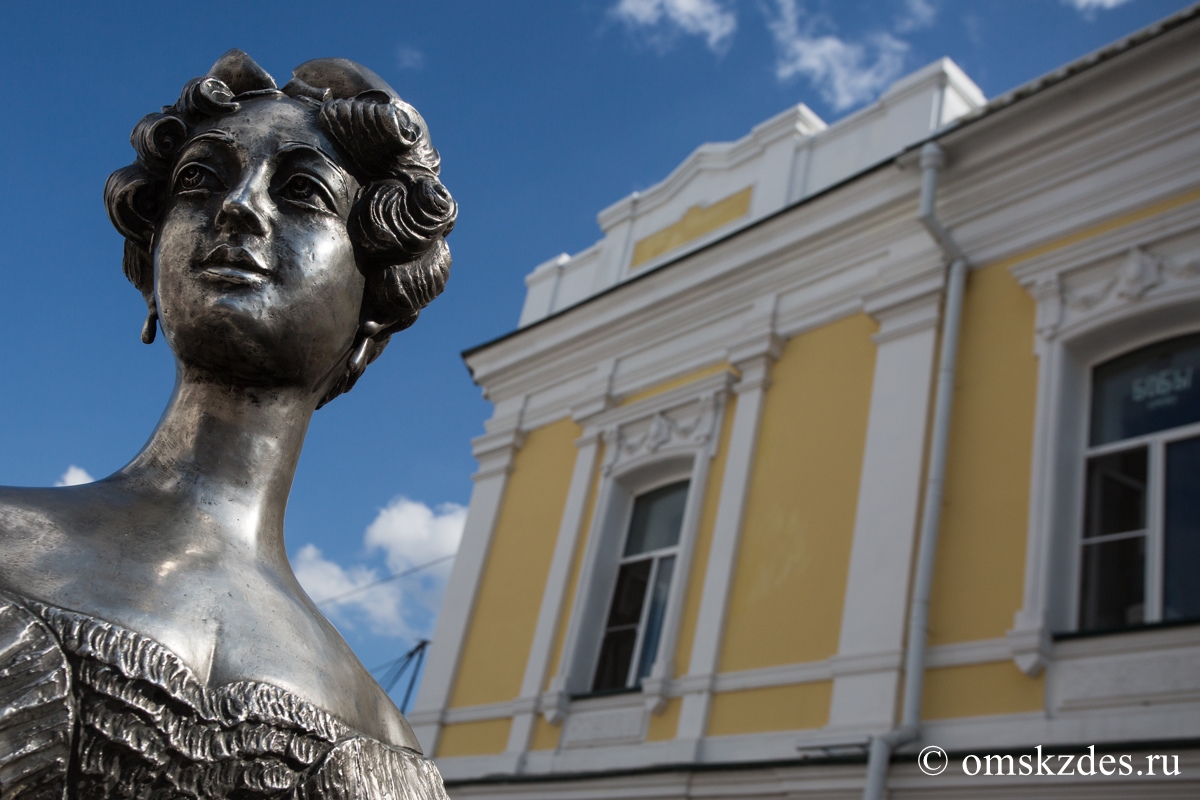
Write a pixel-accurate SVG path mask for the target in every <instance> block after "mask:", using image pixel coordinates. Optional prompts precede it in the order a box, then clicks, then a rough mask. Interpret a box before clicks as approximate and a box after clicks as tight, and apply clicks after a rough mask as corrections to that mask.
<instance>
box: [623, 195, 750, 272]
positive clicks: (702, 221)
mask: <svg viewBox="0 0 1200 800" xmlns="http://www.w3.org/2000/svg"><path fill="white" fill-rule="evenodd" d="M753 193H754V187H753V186H747V187H746V188H745V189H742V190H741V191H740V192H737V193H735V194H731V195H729V197H726V198H724V199H721V200H718V201H717V202H715V203H713V204H712V205H709V206H692V207H691V208H689V209H688V210H687V211H685V212H683V217H681V218H680V220H679V221H678V222H676V223H674V224H673V225H668V226H667V227H665V228H663V229H662V230H660V231H657V232H656V233H652V234H650V235H649V236H647V237H645V238H644V239H639V240H638V241H637V244H635V245H634V246H633V258H632V259H631V260H630V263H629V268H630V269H633V268H634V267H636V266H638V265H639V264H644V263H646V262H647V261H649V260H650V259H652V258H657V257H658V256H661V255H662V254H663V253H666V252H669V251H671V250H674V249H675V248H676V247H679V246H680V245H684V244H687V243H688V242H690V241H692V240H693V239H699V238H700V237H701V236H703V235H704V234H706V233H708V232H710V231H715V230H716V229H717V228H719V227H721V226H722V225H724V224H726V223H728V222H733V221H734V220H735V219H740V218H741V217H744V216H746V214H747V213H749V211H750V196H751V195H752V194H753Z"/></svg>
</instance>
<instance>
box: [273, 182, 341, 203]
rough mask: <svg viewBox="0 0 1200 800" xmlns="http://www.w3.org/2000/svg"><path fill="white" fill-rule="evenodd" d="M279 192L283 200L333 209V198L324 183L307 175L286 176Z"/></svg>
mask: <svg viewBox="0 0 1200 800" xmlns="http://www.w3.org/2000/svg"><path fill="white" fill-rule="evenodd" d="M279 194H280V195H281V196H282V197H283V199H284V200H288V201H290V202H292V203H295V204H297V205H302V206H309V207H311V208H318V209H321V210H324V211H333V210H334V204H333V198H332V197H331V196H330V193H329V190H328V189H326V188H325V186H324V184H322V183H321V182H320V181H318V180H317V179H316V178H313V177H311V176H309V175H293V176H292V177H290V178H288V180H287V183H285V184H284V185H283V188H282V189H281V190H280V192H279Z"/></svg>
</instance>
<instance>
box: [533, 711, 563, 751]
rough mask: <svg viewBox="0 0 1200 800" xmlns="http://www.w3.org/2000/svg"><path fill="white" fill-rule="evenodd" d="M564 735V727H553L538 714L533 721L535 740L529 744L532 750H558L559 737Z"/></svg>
mask: <svg viewBox="0 0 1200 800" xmlns="http://www.w3.org/2000/svg"><path fill="white" fill-rule="evenodd" d="M560 734H562V725H551V724H550V723H549V722H546V718H545V717H543V716H542V715H541V714H538V715H537V717H536V718H535V719H534V721H533V739H532V740H531V741H530V742H529V749H530V750H557V749H558V737H559V735H560Z"/></svg>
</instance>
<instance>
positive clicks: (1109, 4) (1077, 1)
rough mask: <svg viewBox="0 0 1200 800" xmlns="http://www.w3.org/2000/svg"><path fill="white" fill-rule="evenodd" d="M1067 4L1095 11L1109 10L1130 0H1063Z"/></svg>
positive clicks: (1081, 9)
mask: <svg viewBox="0 0 1200 800" xmlns="http://www.w3.org/2000/svg"><path fill="white" fill-rule="evenodd" d="M1063 2H1065V3H1066V4H1067V5H1069V6H1073V7H1074V8H1075V9H1077V10H1079V11H1083V12H1085V13H1086V12H1088V11H1095V10H1096V9H1104V10H1106V11H1107V10H1108V9H1110V8H1116V7H1117V6H1123V5H1125V4H1126V3H1128V2H1129V0H1063Z"/></svg>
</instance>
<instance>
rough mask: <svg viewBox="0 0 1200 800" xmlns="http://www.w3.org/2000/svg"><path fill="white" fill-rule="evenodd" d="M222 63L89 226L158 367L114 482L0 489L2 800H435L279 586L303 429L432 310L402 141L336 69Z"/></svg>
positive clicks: (390, 731)
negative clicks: (113, 264)
mask: <svg viewBox="0 0 1200 800" xmlns="http://www.w3.org/2000/svg"><path fill="white" fill-rule="evenodd" d="M293 74H294V77H293V79H292V80H291V81H290V82H289V83H288V84H287V85H285V86H284V87H283V88H282V89H279V88H277V87H276V84H275V81H274V80H273V79H272V78H271V76H270V75H268V74H267V73H266V72H265V71H264V70H263V69H262V68H261V67H259V66H258V65H257V64H256V63H254V61H253V60H251V59H250V58H249V56H247V55H246V54H245V53H242V52H241V51H238V50H232V51H230V52H229V53H227V54H225V55H224V56H223V57H222V58H221V59H220V60H219V61H218V62H217V63H216V64H215V65H214V66H213V68H212V69H211V70H210V71H209V73H208V75H206V76H205V77H202V78H197V79H195V80H192V81H191V82H189V83H188V84H187V85H186V86H185V87H184V88H183V93H182V95H181V96H180V98H179V101H178V102H176V103H175V104H174V105H173V106H168V107H166V108H164V109H163V111H162V113H155V114H150V115H149V116H147V117H145V118H144V119H143V120H142V121H141V122H139V123H138V124H137V126H136V127H135V128H134V130H133V136H132V143H133V147H134V149H135V150H136V151H137V160H136V162H135V163H133V164H131V165H130V166H128V167H125V168H124V169H120V170H117V171H116V172H115V173H113V175H112V176H111V177H110V178H109V180H108V184H107V186H106V187H105V192H104V199H105V203H106V205H107V207H108V213H109V216H110V218H111V219H112V222H113V224H114V225H115V226H116V227H117V230H119V231H120V232H121V234H122V235H123V236H124V237H125V256H124V269H125V274H126V276H127V277H128V278H129V280H130V281H131V282H132V283H133V284H134V286H136V287H137V288H138V289H139V290H140V291H141V293H142V296H143V297H144V298H145V300H146V305H147V307H148V310H149V313H148V318H147V320H146V325H145V327H144V329H143V332H142V338H143V340H144V341H147V342H150V341H152V340H153V339H154V337H155V334H156V331H157V330H158V329H159V328H161V330H162V333H163V335H164V337H165V338H166V341H167V344H168V345H169V346H170V348H171V350H172V351H173V352H174V354H175V358H176V362H177V365H178V370H177V380H176V384H175V391H174V394H173V395H172V397H171V400H170V403H169V405H168V407H167V410H166V412H165V413H164V414H163V417H162V420H161V421H160V422H159V424H158V427H157V428H156V429H155V431H154V433H153V434H152V435H151V437H150V441H149V442H148V443H147V444H146V446H145V448H144V449H143V450H142V451H141V452H140V453H138V455H137V456H136V457H135V458H134V459H133V461H131V462H130V463H129V464H128V465H127V466H126V467H124V468H123V469H121V470H119V471H118V472H117V473H116V474H114V475H112V476H110V477H108V478H105V479H104V480H100V481H97V482H95V483H92V484H88V485H82V486H73V487H67V488H55V489H24V488H4V489H0V798H2V799H3V800H18V799H21V800H24V798H51V797H55V798H68V797H69V798H81V799H85V798H101V797H105V798H107V797H128V798H169V797H188V798H239V799H241V798H246V799H249V798H297V799H298V800H299V799H300V798H304V799H305V800H321V799H323V798H347V799H349V798H370V799H371V800H374V798H414V799H415V798H422V799H425V798H428V799H429V800H433V799H434V798H444V797H445V792H444V789H443V788H442V781H441V778H440V776H439V775H438V773H437V770H436V768H435V767H434V766H433V764H432V762H430V761H427V760H425V759H424V758H423V757H422V756H421V754H420V748H419V746H418V744H417V741H416V739H415V738H414V736H413V733H412V730H411V729H410V728H409V726H408V723H407V722H406V721H405V720H404V717H403V716H402V715H401V714H400V712H399V710H397V708H396V706H395V705H394V704H393V703H392V701H391V700H390V699H389V698H388V697H387V695H386V694H385V693H384V691H383V690H382V689H381V688H380V686H379V684H377V683H376V682H375V681H374V679H372V678H371V676H370V675H369V674H368V673H367V671H366V670H365V669H364V668H363V666H362V664H361V663H360V662H359V661H358V659H357V658H355V656H354V654H353V653H352V652H351V650H350V648H349V646H347V644H346V643H345V641H343V639H342V637H341V636H340V635H339V634H338V632H337V631H336V630H335V629H334V627H333V626H332V625H331V624H330V623H329V622H328V621H327V620H326V619H325V617H324V616H322V615H321V613H320V612H319V611H318V610H317V608H316V606H315V605H314V604H313V602H312V601H311V600H310V599H309V598H308V596H307V595H306V594H305V593H304V591H303V590H302V589H301V588H300V585H299V584H298V583H297V581H296V577H295V575H293V573H292V570H291V567H290V566H289V564H288V560H287V555H286V553H285V551H284V543H283V517H284V508H285V506H286V504H287V498H288V492H289V490H290V488H291V484H292V478H293V475H294V474H295V470H296V463H297V460H298V459H299V457H300V448H301V445H302V443H303V441H304V434H305V431H306V429H307V428H308V423H309V420H310V418H311V417H312V413H313V411H314V410H316V409H317V408H319V407H320V406H321V405H323V404H324V403H327V402H329V401H330V400H332V399H333V398H334V397H336V396H337V395H339V394H341V393H343V392H346V391H349V390H350V388H351V387H353V386H354V383H355V381H357V380H358V378H359V377H360V376H361V375H362V373H363V370H364V369H366V367H367V365H368V364H369V363H370V362H371V361H372V360H374V359H375V358H376V356H378V355H379V353H380V352H381V351H382V350H383V348H384V346H385V345H386V344H387V342H388V338H389V337H390V336H391V335H392V334H393V333H396V332H397V331H400V330H402V329H404V328H406V327H408V326H409V325H411V324H412V323H413V322H414V321H415V320H416V318H417V314H418V312H419V311H420V310H421V308H422V307H424V306H425V305H426V304H427V303H429V302H430V301H431V300H433V298H434V297H436V296H437V295H438V294H439V293H440V292H441V291H442V289H443V287H444V286H445V283H446V278H447V276H448V271H449V268H450V251H449V250H448V248H447V246H446V241H445V236H446V234H448V233H449V232H450V229H451V228H452V227H453V225H454V220H455V216H456V214H457V206H456V205H455V203H454V200H453V199H452V198H451V197H450V194H449V193H448V192H447V191H446V189H445V187H443V186H442V184H441V182H440V181H439V180H438V163H439V157H438V153H437V151H436V150H435V149H434V148H433V146H432V145H431V144H430V141H429V133H428V130H427V128H426V126H425V122H424V120H423V119H422V118H421V116H420V115H419V114H418V113H417V112H416V110H415V109H413V108H412V106H410V105H408V104H407V103H405V102H404V101H403V100H401V99H400V98H399V97H398V96H397V95H396V93H395V92H394V91H393V90H392V89H391V87H389V86H388V85H387V84H386V83H385V82H384V81H383V80H382V79H381V78H379V76H377V75H376V74H375V73H373V72H371V71H370V70H368V69H366V68H364V67H362V66H360V65H358V64H356V63H354V62H351V61H346V60H344V59H320V60H316V61H309V62H307V63H305V64H303V65H301V66H300V67H298V68H297V69H296V70H295V72H294V73H293Z"/></svg>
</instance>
